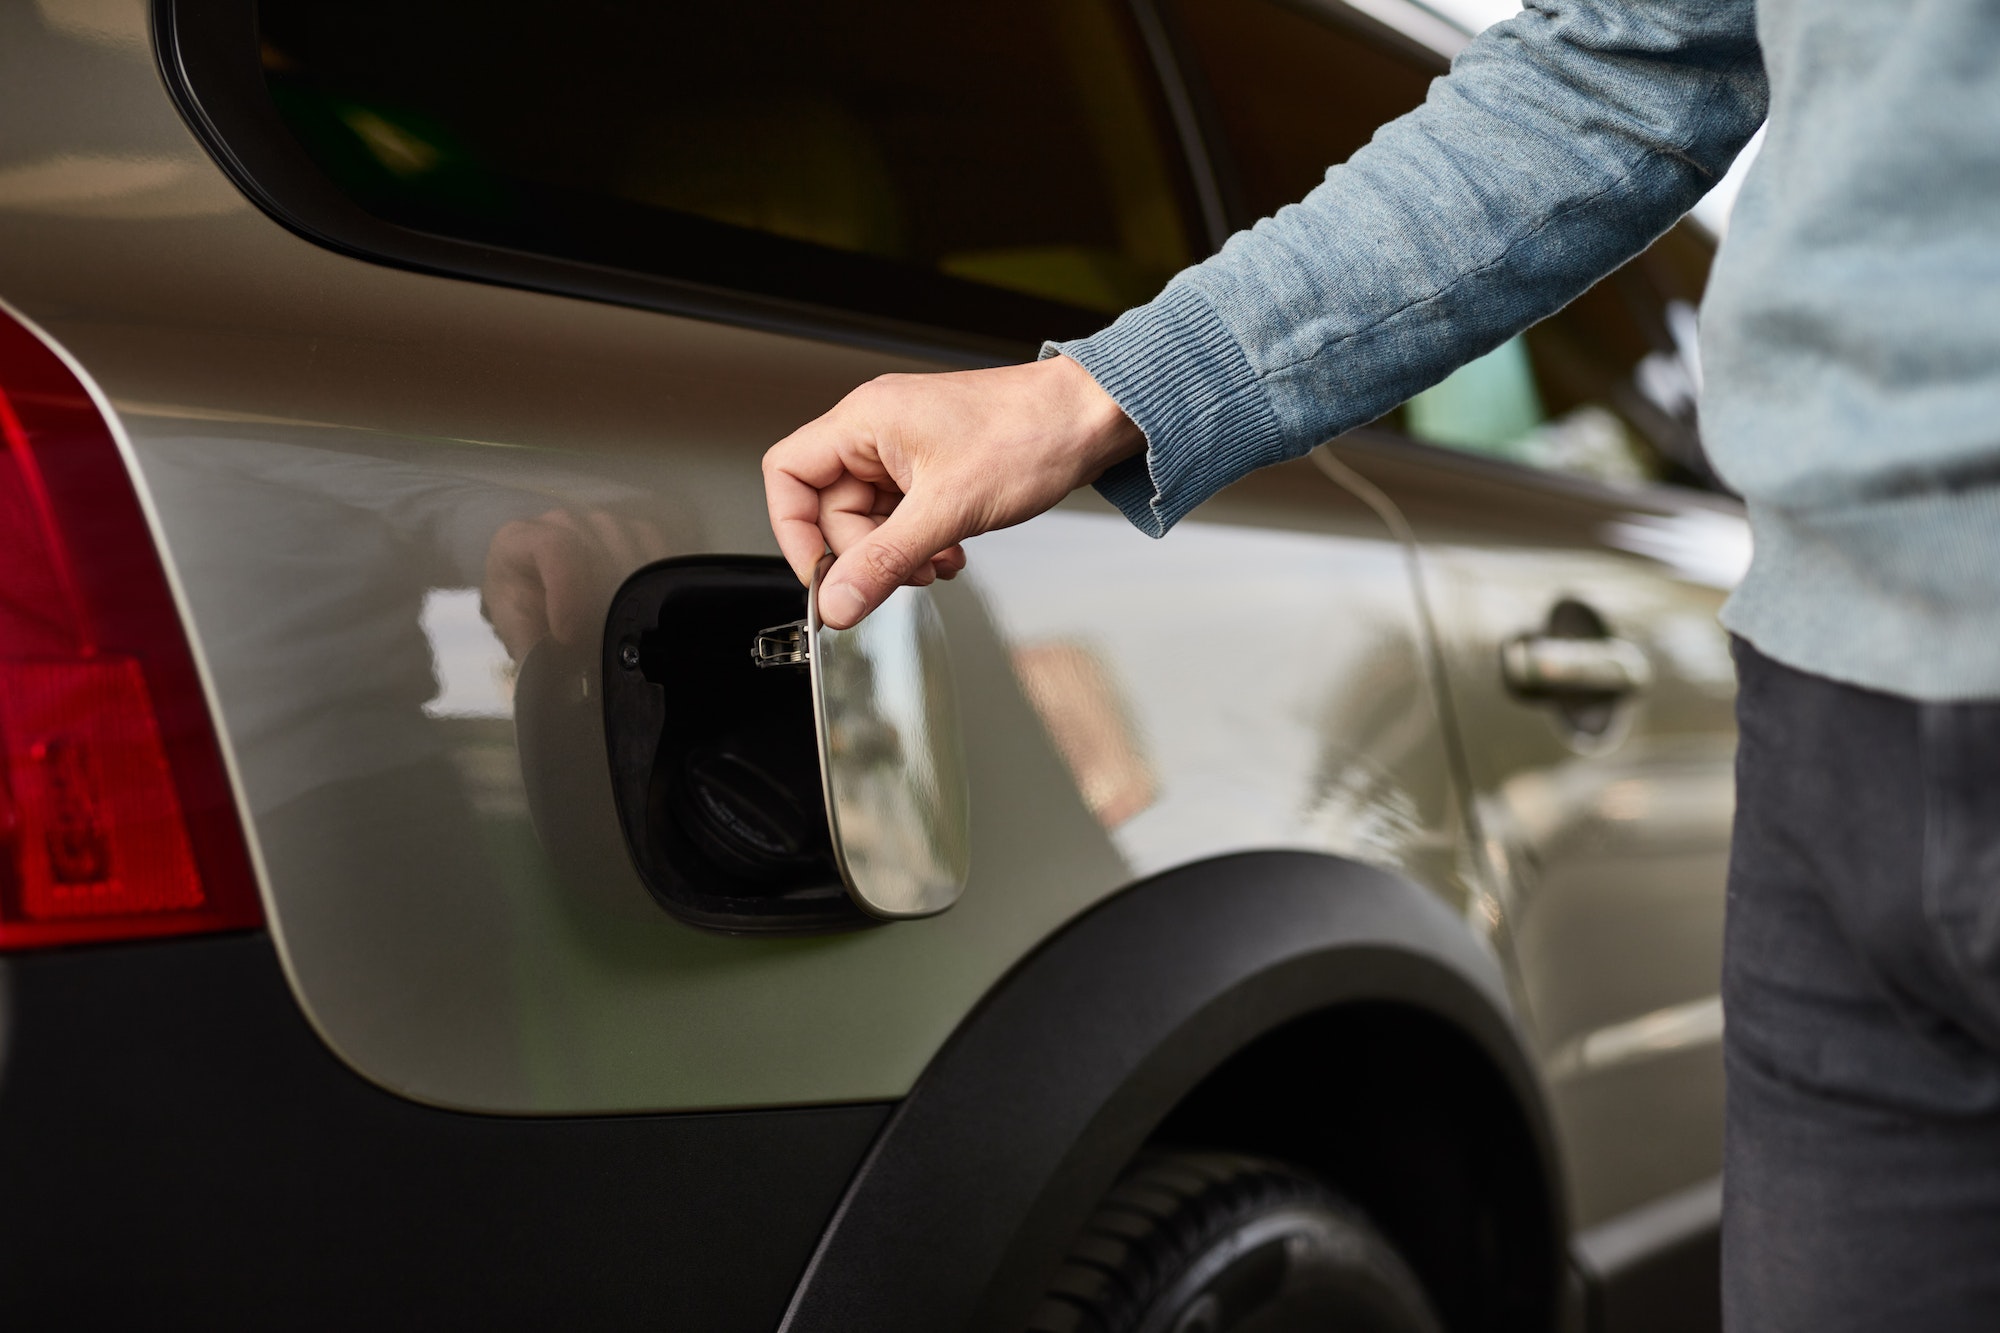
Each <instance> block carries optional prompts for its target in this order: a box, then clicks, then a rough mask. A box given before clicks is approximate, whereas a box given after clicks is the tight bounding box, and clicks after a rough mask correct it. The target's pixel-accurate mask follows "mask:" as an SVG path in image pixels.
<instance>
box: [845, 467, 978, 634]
mask: <svg viewBox="0 0 2000 1333" xmlns="http://www.w3.org/2000/svg"><path fill="white" fill-rule="evenodd" d="M961 526H962V525H961V524H959V523H958V522H957V521H956V519H955V517H954V516H953V514H952V513H951V512H949V511H948V510H946V509H944V508H943V507H941V506H938V505H934V504H923V503H922V502H920V501H919V499H918V498H917V497H916V496H914V495H912V496H908V497H906V498H905V499H904V500H903V502H902V503H901V504H899V505H897V506H896V507H895V509H894V510H892V511H891V512H890V514H889V516H888V517H887V518H885V519H883V520H882V522H881V523H880V524H879V525H877V526H876V528H875V530H874V531H872V532H870V533H869V534H868V535H867V536H865V537H863V538H862V539H861V540H860V541H858V542H856V543H854V544H853V545H852V546H850V547H848V548H847V549H846V550H845V551H842V552H841V553H840V558H839V559H837V560H835V561H834V562H833V568H832V569H830V570H828V571H827V574H826V578H825V579H824V580H822V581H821V583H820V586H819V615H820V619H821V620H822V621H824V622H825V623H826V624H827V625H828V626H830V627H832V628H833V629H846V628H847V627H848V626H850V625H853V624H856V623H857V622H859V621H860V620H861V619H862V618H863V617H864V616H866V615H867V614H868V613H869V612H870V611H873V610H874V609H875V608H876V607H878V606H880V605H882V603H883V602H885V601H887V600H888V599H889V594H890V593H892V592H894V591H896V589H898V588H900V587H902V586H903V585H904V584H905V583H909V582H912V581H913V580H914V578H915V576H916V574H917V572H918V571H919V570H921V569H924V568H925V567H926V566H928V565H929V564H930V559H931V557H932V556H934V555H936V554H937V553H938V552H939V551H942V550H944V549H945V548H946V547H948V546H952V545H954V544H956V543H957V542H958V541H960V540H961V539H962V538H964V537H965V536H967V535H968V534H967V533H965V532H963V531H961V530H960V528H961ZM926 582H928V580H926Z"/></svg>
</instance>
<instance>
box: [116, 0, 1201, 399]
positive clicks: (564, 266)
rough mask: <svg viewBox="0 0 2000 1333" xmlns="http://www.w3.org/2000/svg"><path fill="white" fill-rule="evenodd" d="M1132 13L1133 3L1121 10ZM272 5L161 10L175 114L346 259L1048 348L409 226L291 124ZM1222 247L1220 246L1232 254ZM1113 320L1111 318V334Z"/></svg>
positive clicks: (1140, 23)
mask: <svg viewBox="0 0 2000 1333" xmlns="http://www.w3.org/2000/svg"><path fill="white" fill-rule="evenodd" d="M1113 2H1114V3H1119V2H1120V0H1113ZM1123 3H1125V7H1126V8H1127V10H1128V11H1129V12H1130V13H1131V14H1132V16H1133V19H1134V21H1135V25H1136V27H1137V28H1138V30H1139V35H1140V38H1141V41H1140V44H1139V46H1140V49H1139V51H1138V52H1137V56H1138V64H1137V68H1138V70H1139V72H1140V74H1141V76H1142V77H1145V78H1150V79H1151V80H1152V81H1153V83H1154V85H1155V87H1156V89H1157V90H1158V92H1159V93H1160V95H1161V99H1162V101H1163V102H1164V104H1165V106H1166V109H1167V111H1168V116H1167V123H1166V124H1165V125H1163V126H1162V133H1161V135H1160V143H1161V147H1162V148H1163V149H1164V150H1165V151H1167V152H1168V153H1169V155H1170V156H1171V155H1172V154H1175V153H1176V152H1177V153H1178V157H1179V162H1180V163H1182V164H1184V165H1185V169H1186V171H1187V172H1188V176H1189V184H1190V187H1191V191H1190V192H1191V194H1192V197H1193V200H1194V201H1195V202H1196V203H1197V205H1198V209H1199V215H1198V216H1191V217H1190V218H1189V219H1188V222H1189V223H1190V224H1191V226H1193V227H1194V228H1196V229H1197V234H1199V232H1200V229H1202V228H1203V227H1208V228H1211V229H1212V227H1213V225H1214V219H1213V218H1212V217H1210V216H1209V214H1210V213H1211V211H1212V210H1211V208H1210V205H1209V203H1208V200H1209V199H1210V198H1211V197H1213V192H1214V183H1213V179H1212V177H1211V176H1210V175H1209V174H1208V170H1207V158H1206V147H1205V145H1202V144H1199V143H1194V142H1191V141H1190V138H1189V135H1190V133H1191V129H1192V121H1191V118H1190V117H1189V116H1188V115H1186V114H1184V107H1185V99H1186V93H1185V85H1184V84H1183V82H1182V80H1181V78H1180V76H1179V73H1178V71H1177V70H1176V69H1174V68H1172V67H1171V66H1169V65H1167V64H1166V63H1165V57H1166V55H1167V52H1166V49H1165V46H1164V43H1162V42H1160V41H1158V40H1156V38H1155V33H1154V32H1153V31H1152V30H1151V29H1149V26H1148V25H1149V21H1150V20H1149V18H1148V16H1147V15H1146V13H1145V12H1144V11H1145V9H1146V5H1145V3H1144V0H1123ZM257 6H258V0H153V4H152V24H153V49H154V54H155V58H156V60H157V62H158V66H159V71H160V76H161V78H162V80H163V81H164V82H165V83H166V86H167V90H168V92H169V94H170V95H171V97H172V100H173V102H174V105H175V108H176V109H177V110H178V111H179V112H180V115H181V118H182V120H183V121H184V122H185V123H186V124H187V126H188V128H189V130H191V131H192V132H193V133H194V135H195V137H196V138H197V139H198V140H200V142H201V144H202V146H203V147H204V148H206V149H207V150H208V153H209V156H210V157H212V158H213V159H214V160H215V162H216V164H217V165H218V166H220V167H221V168H222V171H223V173H224V174H225V175H227V176H228V177H229V179H230V180H231V182H232V183H233V184H234V185H235V186H236V187H237V188H238V189H239V190H241V191H242V192H243V193H244V195H245V196H247V197H248V198H249V199H250V201H251V202H252V203H254V204H256V205H257V207H258V208H259V209H261V210H262V211H263V212H264V213H265V214H266V215H268V216H269V217H270V218H271V219H272V220H273V221H275V222H277V223H278V224H279V225H281V226H283V227H285V228H286V229H287V230H289V231H291V232H293V233H294V234H296V235H298V236H300V237H303V238H304V239H306V240H308V241H311V242H313V243H314V244H316V245H320V246H323V247H325V248H327V249H329V250H333V251H335V252H337V253H340V254H344V255H349V256H351V257H353V258H356V259H362V260H366V261H369V262H371V263H378V264H385V265H388V266H389V267H392V268H400V269H406V270H409V271H412V272H417V273H428V274H435V275H438V276H443V277H449V278H457V279H461V280H468V279H469V280H471V281H475V282H487V283H492V284H495V285H499V286H505V287H519V288H525V289H527V290H531V291H541V292H549V293H553V294H555V295H560V296H574V297H581V298H583V299H586V300H595V301H605V302H609V303H611V304H615V305H625V306H636V307H639V308H641V309H647V310H657V311H660V312H662V313H666V314H674V315H683V316H688V317H692V318H695V319H705V320H712V321H715V322H718V323H724V324H733V325H739V326H743V327H747V328H752V329H758V330H761V331H764V332H769V333H778V334H785V335H789V336H794V337H806V338H813V339H817V340H821V341H835V342H841V343H846V344H850V345H854V346H861V347H867V348H872V349H875V350H880V351H885V352H890V353H893V354H897V355H904V356H911V357H917V358H921V359H923V360H927V361H934V362H935V361H942V362H945V363H947V364H956V365H962V366H988V365H998V364H1005V363H1009V362H1015V361H1019V360H1022V359H1023V358H1024V357H1032V356H1033V355H1034V351H1035V348H1034V345H1033V344H1031V343H1024V342H1018V341H1015V340H1014V339H1011V338H1006V337H1000V336H995V335H988V334H980V333H974V332H968V331H966V330H963V329H954V328H951V327H949V326H944V325H935V324H928V323H921V322H917V321H913V320H908V319H899V318H896V317H894V316H888V315H876V314H871V313H868V312H865V311H857V310H852V309H847V308H845V307H839V306H832V305H826V304H822V303H819V302H815V301H809V300H803V299H796V298H789V297H783V296H775V295H767V294H764V293H759V292H750V291H743V290H740V289H737V288H732V287H725V286H721V285H717V284H712V283H704V282H701V281H698V280H696V279H692V278H671V277H663V276H660V275H656V274H649V273H643V272H637V271H634V270H630V269H622V268H614V267H610V266H607V265H601V264H594V263H590V262H588V261H584V260H577V259H567V258H562V257H559V256H554V255H547V254H541V253H536V252H531V251H526V250H520V249H516V248H512V247H508V246H503V245H496V244H490V243H486V242H481V241H476V240H471V239H467V238H463V237H457V236H446V235H440V234H436V233H433V232H428V231H423V230H419V229H417V228H414V227H409V226H404V225H402V224H400V223H395V222H390V221H388V220H387V219H384V218H380V217H377V216H375V215H374V214H372V213H369V212H368V211H366V210H365V209H363V208H362V207H361V206H360V205H359V204H357V203H355V202H354V201H352V200H351V199H349V198H348V197H347V196H346V195H345V194H343V193H342V192H341V191H340V190H339V189H338V188H337V187H336V186H335V185H334V184H333V182H332V181H331V180H329V179H328V178H327V177H326V175H325V174H324V173H323V172H322V171H321V170H320V168H319V166H318V165H317V164H316V163H315V162H314V161H313V160H312V159H311V158H310V157H309V156H308V155H307V153H306V151H305V149H304V148H303V147H301V146H300V145H299V143H298V142H297V140H296V139H295V138H294V137H293V136H292V134H291V132H290V131H289V130H288V129H287V128H286V126H285V125H284V123H283V121H282V120H281V119H280V118H279V115H278V112H277V109H276V107H275V105H274V104H273V102H272V99H271V97H270V95H269V93H268V91H267V90H266V88H265V83H264V77H263V68H262V64H261V62H260V61H259V60H258V57H257V32H258V25H257ZM1218 243H1219V242H1218ZM1110 320H1111V316H1110V315H1106V316H1105V317H1104V322H1105V323H1109V322H1110Z"/></svg>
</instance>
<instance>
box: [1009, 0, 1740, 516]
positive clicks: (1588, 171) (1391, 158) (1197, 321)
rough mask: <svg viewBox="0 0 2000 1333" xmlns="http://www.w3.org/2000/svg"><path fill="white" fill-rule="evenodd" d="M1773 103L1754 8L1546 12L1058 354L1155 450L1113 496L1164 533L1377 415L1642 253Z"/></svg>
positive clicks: (1710, 1) (1588, 4)
mask: <svg viewBox="0 0 2000 1333" xmlns="http://www.w3.org/2000/svg"><path fill="white" fill-rule="evenodd" d="M1767 100H1768V93H1767V88H1766V83H1765V77H1764V66H1763V61H1762V57H1761V55H1760V52H1759V49H1758V45H1757V33H1756V6H1755V3H1754V0H1533V2H1532V3H1531V4H1530V6H1529V8H1528V9H1527V10H1526V12H1524V13H1522V14H1520V15H1519V16H1518V17H1516V18H1513V19H1510V20H1508V21H1507V22H1505V23H1501V24H1498V25H1496V26H1494V27H1492V28H1489V29H1488V30H1487V31H1486V32H1484V33H1483V34H1481V35H1480V36H1479V37H1478V38H1476V39H1475V40H1474V41H1473V42H1472V43H1471V44H1470V45H1469V46H1467V47H1466V49H1465V50H1464V51H1463V52H1461V53H1460V54H1459V57H1458V59H1457V60H1456V61H1455V62H1453V65H1452V70H1451V73H1450V74H1449V75H1448V76H1447V77H1445V78H1442V79H1439V80H1437V81H1436V82H1435V83H1433V84H1432V85H1431V90H1430V95H1429V96H1428V97H1427V98H1426V99H1425V102H1424V104H1423V105H1422V106H1421V107H1419V108H1417V109H1416V110H1415V111H1412V112H1411V113H1410V114H1408V115H1406V116H1403V117H1402V118H1401V119H1398V120H1395V121H1392V122H1390V123H1389V124H1388V125H1386V126H1384V127H1383V128H1382V129H1381V130H1379V131H1378V132H1377V133H1376V135H1375V137H1374V139H1373V141H1372V142H1370V143H1369V144H1368V145H1367V146H1366V147H1364V148H1363V149H1361V150H1360V151H1359V152H1357V153H1356V154H1355V155H1354V156H1353V157H1352V158H1351V159H1350V160H1349V161H1348V162H1347V163H1345V164H1344V165H1340V166H1335V167H1333V168H1332V169H1331V170H1329V171H1328V172H1327V174H1326V179H1325V181H1324V182H1323V183H1322V184H1320V185H1319V186H1317V187H1316V188H1315V189H1314V190H1313V191H1312V193H1310V194H1308V195H1307V196H1306V197H1305V199H1304V200H1302V201H1301V202H1299V203H1297V204H1291V205H1288V206H1286V207H1285V208H1282V209H1280V210H1279V211H1278V213H1277V214H1276V216H1274V217H1269V218H1265V219H1264V220H1263V221H1261V222H1259V223H1257V225H1256V226H1254V227H1252V228H1251V229H1249V230H1248V231H1245V232H1240V233H1238V234H1237V235H1235V236H1233V237H1231V238H1230V240H1229V242H1228V244H1226V245H1224V246H1223V248H1222V250H1221V251H1220V252H1219V253H1218V254H1216V255H1215V256H1214V257H1213V258H1211V259H1209V260H1207V261H1206V262H1204V263H1201V264H1198V265H1196V266H1194V267H1193V268H1190V269H1187V270H1186V271H1184V272H1182V273H1181V274H1180V275H1178V276H1177V277H1175V278H1174V280H1173V281H1172V282H1170V283H1169V284H1167V287H1166V289H1165V290H1164V291H1162V292H1161V293H1160V295H1159V296H1158V297H1156V298H1155V299H1154V300H1153V301H1151V302H1150V303H1148V304H1146V305H1143V306H1139V307H1137V308H1135V309H1132V310H1128V311H1126V312H1125V313H1124V314H1123V315H1121V316H1119V318H1118V320H1117V322H1115V323H1114V324H1112V325H1111V326H1110V327H1109V328H1107V329H1104V330H1102V331H1101V332H1098V333H1096V334H1093V335H1091V336H1090V337H1088V338H1083V339H1079V340H1077V341H1075V342H1069V343H1062V344H1051V345H1049V346H1048V347H1045V348H1044V349H1043V354H1044V355H1045V356H1046V355H1053V354H1055V353H1058V352H1060V353H1062V354H1063V355H1067V356H1069V357H1071V358H1073V359H1074V360H1076V361H1077V362H1079V363H1080V364H1081V365H1082V366H1083V367H1084V368H1085V369H1086V370H1088V371H1089V372H1090V374H1091V375H1092V377H1093V378H1095V379H1096V380H1097V382H1098V383H1099V384H1100V385H1102V386H1103V387H1104V389H1105V390H1106V391H1107V392H1108V393H1110V394H1111V396H1112V397H1113V398H1115V399H1117V400H1118V403H1119V405H1120V406H1121V407H1123V408H1124V409H1125V411H1126V413H1127V414H1128V415H1129V416H1130V417H1131V418H1132V420H1133V421H1134V422H1135V423H1136V424H1137V425H1138V426H1139V428H1140V429H1141V430H1142V431H1143V432H1144V433H1145V436H1146V441H1147V449H1146V452H1145V454H1144V455H1143V456H1141V457H1139V458H1134V459H1131V460H1129V461H1127V462H1125V463H1122V464H1120V465H1118V466H1117V467H1115V468H1113V469H1112V470H1111V471H1109V472H1107V473H1106V474H1105V475H1104V477H1103V478H1102V479H1100V480H1099V482H1098V483H1097V485H1098V489H1099V491H1101V492H1102V493H1103V494H1104V496H1105V497H1106V498H1107V499H1109V500H1110V501H1111V502H1112V503H1113V504H1115V505H1117V506H1118V508H1119V509H1120V510H1122V511H1123V512H1124V513H1125V515H1126V516H1127V517H1128V518H1130V519H1131V520H1132V522H1133V523H1135V524H1137V525H1138V526H1139V527H1140V528H1141V529H1143V530H1144V531H1146V532H1148V533H1151V534H1152V535H1153V536H1156V537H1157V536H1162V535H1164V534H1165V533H1166V530H1167V529H1168V528H1169V527H1171V526H1173V524H1174V523H1175V522H1177V521H1178V520H1179V519H1180V518H1181V517H1182V516H1183V515H1185V514H1186V513H1187V512H1188V511H1189V510H1191V509H1193V508H1194V507H1195V506H1196V505H1197V504H1199V503H1201V501H1203V500H1205V499H1207V498H1208V497H1209V496H1210V495H1212V494H1214V493H1215V492H1216V491H1218V490H1220V489H1221V488H1222V487H1223V486H1226V485H1228V484H1229V483H1230V482H1232V481H1234V480H1236V479H1237V478H1239V477H1241V476H1243V475H1244V474H1245V473H1247V472H1250V471H1252V470H1253V469H1255V468H1259V467H1263V466H1265V465H1267V464H1270V463H1276V462H1281V461H1283V460H1285V459H1287V458H1293V457H1297V456H1299V455H1301V454H1303V453H1305V452H1307V451H1308V450H1310V449H1311V448H1312V447H1313V446H1314V445H1316V444H1318V443H1320V442H1321V441H1323V440H1327V439H1331V438H1332V437H1333V436H1335V435H1338V434H1340V433H1341V432H1342V431H1345V430H1349V429H1352V428H1353V427H1355V426H1358V425H1362V424H1364V423H1366V422H1369V421H1372V420H1374V419H1375V418H1376V417H1378V416H1380V415H1382V414H1383V413H1384V412H1387V411H1388V410H1389V409H1391V408H1393V407H1395V406H1396V405H1397V404H1398V403H1400V402H1402V401H1403V400H1404V399H1406V398H1408V397H1409V396H1410V395H1412V394H1414V393H1416V392H1418V391H1419V390H1422V389H1425V388H1428V387H1429V386H1430V385H1432V384H1435V383H1436V382H1437V381H1439V380H1440V379H1443V378H1444V377H1445V376H1446V375H1448V374H1450V373H1451V371H1453V370H1454V369H1456V368H1457V367H1458V366H1460V365H1462V364H1464V363H1465V362H1467V361H1470V360H1471V359H1473V358H1474V357H1476V356H1479V355H1481V354H1482V353H1484V352H1487V351H1489V350H1491V349H1492V348H1494V347H1496V346H1498V345H1499V344H1500V343H1502V342H1504V341H1506V340H1507V339H1508V338H1510V337H1512V336H1513V335H1514V334H1516V333H1518V332H1519V331H1521V330H1522V329H1524V328H1526V327H1528V326H1529V325H1531V324H1533V323H1535V322H1536V321H1537V320H1540V319H1543V318H1546V317H1547V316H1548V315H1550V314H1553V313H1554V312H1555V311H1557V310H1559V309H1561V308H1562V307H1563V306H1564V305H1566V304H1567V303H1569V302H1570V301H1571V300H1574V299H1575V298H1576V297H1577V296H1578V295H1580V294H1581V293H1582V292H1583V291H1584V290H1585V289H1586V288H1588V287H1589V286H1590V285H1591V284H1592V283H1593V282H1595V281H1596V280H1597V279H1598V278H1600V277H1602V276H1604V275H1605V274H1606V273H1609V272H1610V271H1611V270H1612V269H1614V268H1616V267H1617V266H1618V265H1619V264H1621V263H1623V262H1624V261H1625V260H1627V259H1629V258H1630V257H1631V256H1633V255H1635V254H1637V253H1638V252H1639V251H1641V250H1643V249H1644V248H1645V247H1646V246H1647V245H1648V244H1650V243H1651V242H1652V240H1653V239H1654V238H1655V237H1657V236H1658V235H1659V234H1660V233H1661V232H1663V231H1665V230H1666V229H1667V228H1668V227H1669V226H1671V225H1673V222H1674V220H1675V219H1677V218H1679V217H1680V216H1681V214H1682V213H1684V212H1686V211H1687V209H1688V208H1689V207H1691V206H1692V205H1693V204H1694V203H1695V201H1696V200H1698V199H1699V198H1700V197H1701V196H1702V194H1704V193H1705V192H1706V191H1707V189H1708V188H1709V186H1710V185H1712V184H1714V182H1715V181H1716V179H1717V178H1718V177H1719V176H1721V174H1722V173H1723V172H1724V171H1725V170H1727V169H1728V166H1729V163H1730V162H1731V161H1732V160H1734V158H1735V156H1736V154H1737V152H1738V150H1740V149H1741V148H1742V146H1743V144H1744V143H1745V141H1746V140H1748V139H1749V137H1750V135H1751V133H1752V132H1753V131H1754V130H1755V129H1756V128H1757V126H1758V124H1759V123H1761V122H1762V120H1763V118H1764V113H1765V107H1766V103H1767Z"/></svg>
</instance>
